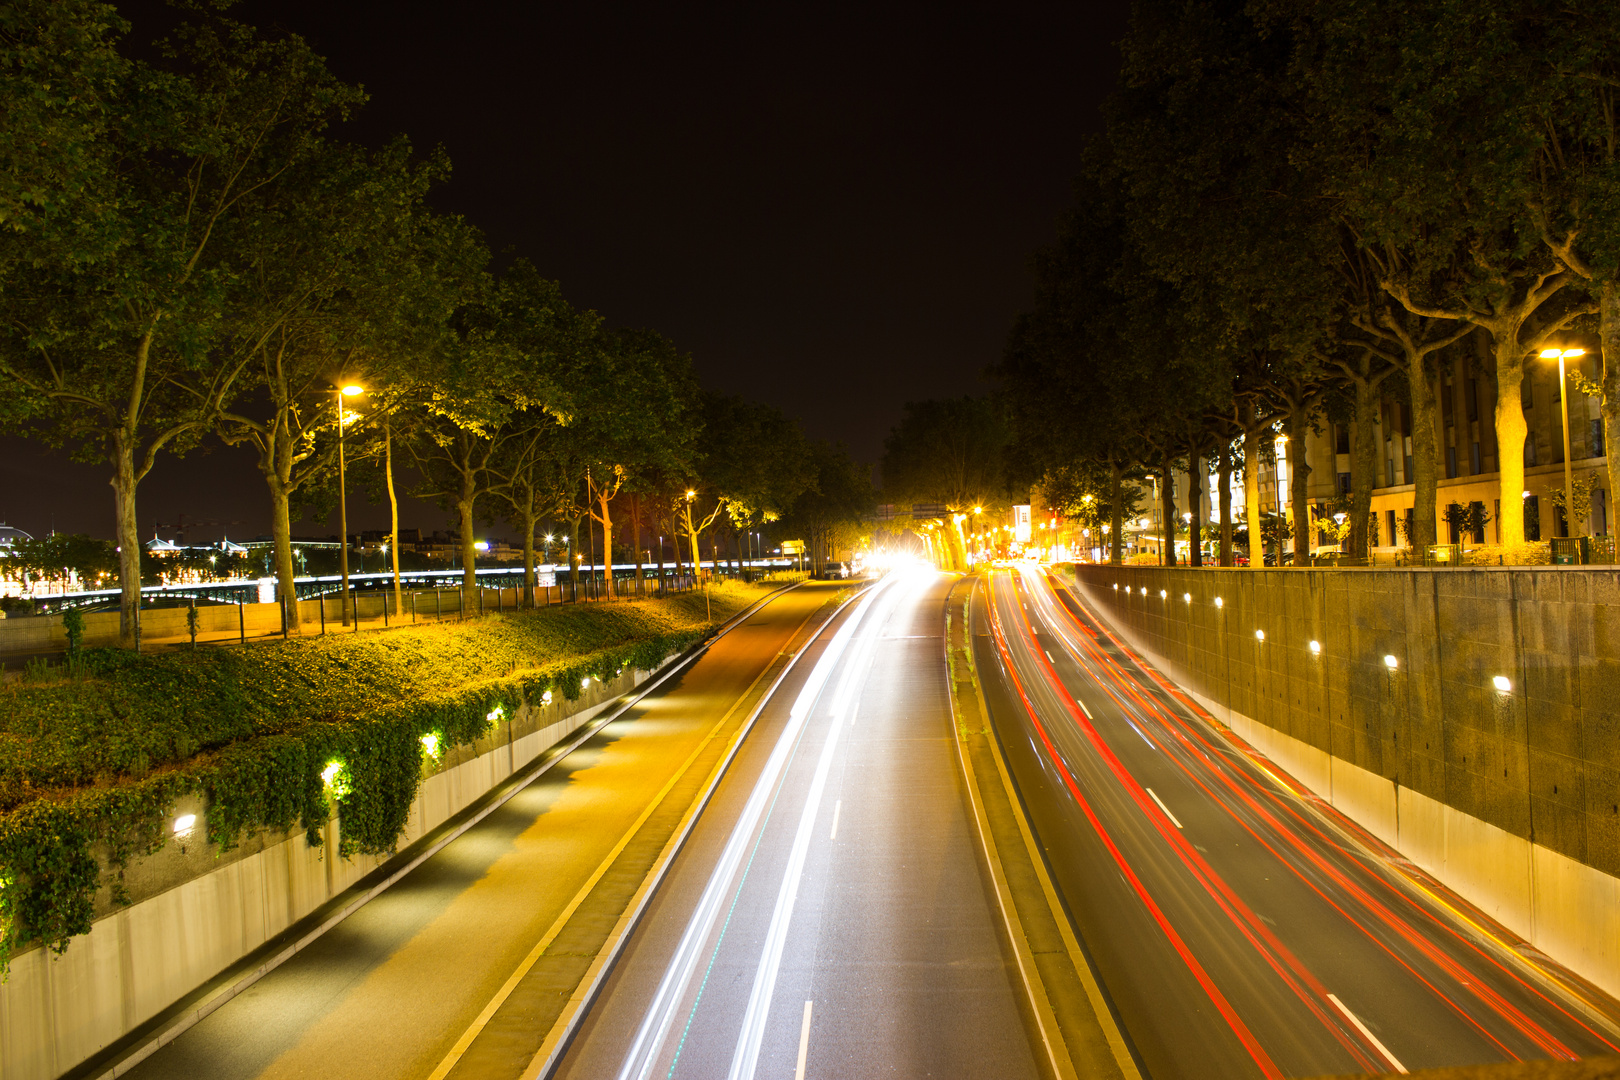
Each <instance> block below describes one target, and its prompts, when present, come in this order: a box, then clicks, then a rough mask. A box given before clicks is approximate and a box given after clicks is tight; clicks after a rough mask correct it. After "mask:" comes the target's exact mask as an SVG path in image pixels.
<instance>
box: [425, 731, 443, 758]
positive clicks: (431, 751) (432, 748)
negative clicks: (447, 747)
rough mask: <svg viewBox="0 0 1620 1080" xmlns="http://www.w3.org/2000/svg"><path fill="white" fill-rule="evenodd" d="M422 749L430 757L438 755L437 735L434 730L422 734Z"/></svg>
mask: <svg viewBox="0 0 1620 1080" xmlns="http://www.w3.org/2000/svg"><path fill="white" fill-rule="evenodd" d="M422 749H423V750H424V751H426V752H427V756H428V757H430V758H436V757H438V756H439V736H438V735H437V734H435V733H434V732H431V731H430V732H428V733H427V734H426V735H424V736H422Z"/></svg>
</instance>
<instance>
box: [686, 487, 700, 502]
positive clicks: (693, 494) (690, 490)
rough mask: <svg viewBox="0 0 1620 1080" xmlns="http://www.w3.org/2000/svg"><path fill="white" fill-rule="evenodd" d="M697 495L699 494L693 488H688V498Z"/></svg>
mask: <svg viewBox="0 0 1620 1080" xmlns="http://www.w3.org/2000/svg"><path fill="white" fill-rule="evenodd" d="M696 495H697V492H695V491H693V490H692V489H691V488H687V489H686V497H687V498H688V499H690V498H693V497H694V496H696Z"/></svg>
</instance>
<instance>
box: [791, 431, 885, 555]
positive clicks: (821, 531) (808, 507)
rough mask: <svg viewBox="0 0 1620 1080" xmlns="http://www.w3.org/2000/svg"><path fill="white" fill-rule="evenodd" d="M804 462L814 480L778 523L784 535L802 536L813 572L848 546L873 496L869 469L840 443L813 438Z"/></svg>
mask: <svg viewBox="0 0 1620 1080" xmlns="http://www.w3.org/2000/svg"><path fill="white" fill-rule="evenodd" d="M808 460H809V464H810V469H811V473H812V476H813V478H814V479H813V482H812V484H811V486H810V487H809V488H807V489H806V490H805V491H804V492H803V493H802V494H800V495H799V497H798V498H797V499H795V500H794V502H793V509H792V511H790V512H789V513H788V514H787V515H786V516H785V517H784V518H783V519H782V525H781V531H782V533H783V534H784V535H788V536H792V535H798V536H800V537H802V538H803V539H804V541H805V543H806V546H807V548H808V550H809V553H810V564H811V566H812V568H814V570H815V571H816V572H818V573H819V572H820V571H821V569H822V568H823V567H824V566H825V565H826V564H827V562H828V560H829V559H830V558H831V556H832V554H833V553H834V552H835V551H836V550H837V549H838V548H839V547H840V546H841V545H843V544H850V545H853V543H854V542H855V541H856V540H857V539H858V537H859V536H860V535H861V532H862V530H863V528H864V526H865V523H866V522H867V521H869V520H870V519H871V516H872V513H873V510H874V509H875V506H876V501H877V495H876V492H874V491H873V490H872V479H871V469H870V468H869V467H868V466H865V465H861V464H859V463H857V462H856V461H855V460H854V459H852V458H851V457H850V456H849V451H847V450H846V449H844V447H843V446H842V445H841V444H838V443H830V442H825V441H822V440H819V439H818V440H815V441H813V442H811V443H810V446H809V453H808Z"/></svg>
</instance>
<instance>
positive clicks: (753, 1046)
mask: <svg viewBox="0 0 1620 1080" xmlns="http://www.w3.org/2000/svg"><path fill="white" fill-rule="evenodd" d="M890 580H892V579H890ZM898 602H899V597H896V598H895V604H896V605H898ZM892 611H893V607H892V606H891V607H890V608H889V609H888V610H887V611H886V612H885V615H884V618H885V620H887V618H888V617H889V615H890V614H892ZM862 645H863V646H864V649H865V650H871V649H873V648H874V644H873V643H872V642H871V641H865V642H863V643H862ZM866 659H867V657H866V656H865V655H864V654H863V653H857V654H856V655H855V656H854V657H852V658H851V660H850V663H851V664H853V665H861V664H863V662H864V661H865V660H866ZM862 678H863V681H864V678H865V676H864V674H863V676H862ZM854 693H855V695H856V697H857V698H858V697H859V696H860V687H858V686H857V687H856V688H855V690H854ZM843 730H844V725H842V724H839V723H833V724H830V725H828V730H827V741H826V742H825V743H823V744H822V747H821V758H820V760H819V761H817V762H816V771H815V775H814V776H813V777H812V778H811V780H810V788H809V791H808V792H806V794H805V799H804V813H803V814H801V815H800V817H799V830H798V832H797V833H796V834H795V835H794V837H793V848H792V850H791V851H789V853H788V861H787V867H786V869H785V870H784V871H783V873H782V886H781V888H780V889H779V890H778V891H777V894H776V908H775V910H774V911H772V912H771V923H770V927H769V929H767V930H766V932H765V946H764V948H763V949H762V950H761V952H760V957H759V967H758V969H757V970H756V971H755V972H754V987H753V990H752V991H750V992H749V995H748V1008H747V1009H746V1010H745V1011H744V1013H743V1020H742V1028H741V1030H740V1031H739V1032H738V1033H737V1049H736V1052H735V1053H734V1054H733V1055H732V1058H731V1071H730V1073H728V1074H727V1075H728V1077H729V1080H754V1072H755V1070H756V1069H757V1068H758V1066H759V1048H760V1045H761V1043H763V1042H764V1041H765V1022H766V1020H767V1019H768V1018H769V1016H770V1012H771V998H772V997H773V996H774V995H775V993H776V976H777V972H778V971H779V970H780V969H781V966H782V950H783V948H784V947H785V946H786V944H787V934H788V926H789V924H790V923H791V922H792V921H793V905H794V902H795V901H796V900H797V899H798V896H799V880H800V878H801V877H802V876H803V874H804V860H805V857H806V856H807V855H808V854H809V852H810V838H811V836H813V835H814V831H815V827H816V818H817V817H818V816H819V814H820V810H821V797H822V794H823V793H824V792H825V791H826V788H827V774H828V773H829V772H831V771H832V763H833V757H834V756H835V754H836V752H837V750H838V737H839V735H840V734H841V733H842V732H843Z"/></svg>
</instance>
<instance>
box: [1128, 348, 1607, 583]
mask: <svg viewBox="0 0 1620 1080" xmlns="http://www.w3.org/2000/svg"><path fill="white" fill-rule="evenodd" d="M1525 367H1526V371H1525V377H1524V384H1523V406H1524V416H1525V421H1526V424H1527V426H1528V428H1529V434H1528V435H1527V437H1526V439H1525V447H1524V465H1525V483H1524V489H1523V491H1521V492H1519V493H1518V496H1519V497H1518V498H1517V499H1514V498H1511V497H1510V498H1508V499H1507V502H1508V508H1507V512H1508V513H1514V512H1518V513H1522V514H1524V520H1525V536H1526V538H1527V539H1531V540H1544V539H1547V538H1549V537H1553V536H1564V535H1568V530H1567V529H1565V527H1564V525H1563V522H1562V521H1561V520H1560V515H1559V514H1558V513H1557V512H1556V510H1555V508H1554V507H1553V503H1552V499H1551V497H1550V492H1551V490H1552V489H1553V488H1561V487H1563V484H1564V436H1563V424H1562V419H1561V415H1560V414H1561V408H1562V401H1561V397H1560V395H1561V390H1562V388H1561V387H1560V385H1559V380H1558V367H1557V365H1556V364H1554V363H1548V362H1544V361H1540V360H1537V359H1534V358H1532V359H1531V360H1529V361H1528V362H1527V363H1526V365H1525ZM1596 369H1597V357H1596V356H1595V355H1588V356H1585V357H1582V358H1581V359H1580V360H1579V361H1577V362H1576V366H1575V367H1574V370H1580V371H1581V372H1582V374H1584V375H1585V376H1586V377H1587V378H1588V379H1591V380H1596V378H1597V370H1596ZM1438 389H1439V399H1440V416H1439V424H1440V434H1439V442H1440V453H1439V455H1438V461H1437V467H1438V470H1439V481H1438V491H1437V494H1436V519H1437V521H1438V522H1439V529H1440V537H1439V539H1440V541H1441V542H1442V543H1460V544H1465V545H1467V544H1494V543H1499V542H1500V541H1501V522H1502V516H1503V493H1502V492H1501V491H1500V490H1499V488H1500V484H1499V479H1500V478H1499V474H1498V471H1497V462H1498V458H1497V446H1496V423H1495V416H1496V378H1495V373H1494V371H1493V370H1492V369H1490V368H1489V367H1484V368H1481V367H1480V366H1479V365H1477V364H1476V363H1475V362H1474V361H1472V360H1471V359H1464V360H1462V361H1459V362H1458V363H1456V364H1455V365H1454V367H1453V370H1452V372H1451V373H1450V374H1449V375H1447V376H1446V377H1445V378H1444V379H1443V380H1442V381H1441V384H1440V386H1439V388H1438ZM1569 435H1570V456H1571V466H1572V469H1573V471H1574V474H1575V479H1576V480H1577V482H1578V481H1579V480H1580V479H1581V478H1582V476H1583V475H1585V474H1588V473H1596V474H1597V486H1596V488H1595V489H1594V491H1593V493H1592V509H1591V514H1590V515H1589V517H1588V518H1587V520H1586V521H1583V522H1577V523H1576V524H1577V529H1576V532H1577V533H1580V532H1583V531H1584V532H1586V533H1589V534H1590V535H1594V536H1606V535H1609V533H1610V532H1611V531H1612V528H1613V522H1612V520H1611V515H1612V513H1613V511H1612V509H1611V508H1610V506H1609V503H1610V501H1611V494H1610V493H1609V492H1608V490H1607V488H1608V486H1609V485H1608V472H1607V469H1608V458H1607V457H1606V449H1607V448H1606V446H1605V445H1604V437H1603V421H1602V417H1601V414H1600V412H1599V409H1598V402H1597V399H1596V398H1592V397H1587V396H1586V395H1584V394H1581V393H1579V392H1578V391H1574V390H1573V388H1571V395H1570V402H1569ZM1377 443H1378V458H1377V461H1378V465H1377V468H1378V474H1377V479H1376V481H1375V484H1374V488H1373V499H1372V510H1373V514H1372V516H1373V534H1372V547H1373V550H1374V551H1375V552H1383V553H1393V552H1395V551H1398V550H1399V549H1401V548H1403V547H1406V546H1407V540H1406V537H1407V535H1408V533H1407V530H1408V529H1409V527H1410V522H1411V519H1412V516H1413V499H1414V495H1415V489H1414V487H1413V470H1412V456H1413V455H1412V417H1411V410H1410V408H1409V407H1407V406H1406V405H1404V404H1403V403H1401V402H1400V401H1397V400H1394V399H1393V398H1386V399H1385V400H1384V401H1383V402H1382V403H1381V405H1380V408H1379V415H1378V417H1377ZM1275 450H1276V457H1277V460H1276V461H1274V462H1271V463H1264V464H1262V465H1261V468H1260V484H1259V488H1260V491H1259V495H1260V510H1261V512H1262V513H1276V512H1279V511H1280V512H1281V513H1283V514H1285V515H1289V516H1291V509H1292V508H1291V506H1290V505H1289V499H1290V490H1289V489H1290V480H1289V475H1288V463H1287V461H1286V460H1285V457H1286V444H1285V443H1284V442H1283V440H1282V439H1281V438H1279V439H1277V440H1276V444H1275ZM1305 461H1306V464H1307V466H1309V468H1310V478H1309V484H1308V487H1309V492H1310V501H1311V504H1312V505H1313V506H1315V507H1319V508H1323V509H1325V508H1326V507H1328V506H1329V505H1330V504H1331V503H1332V502H1333V500H1334V499H1335V498H1336V497H1337V496H1339V495H1340V494H1347V493H1348V492H1349V491H1350V485H1351V465H1350V429H1349V427H1348V426H1347V425H1344V424H1337V423H1333V422H1331V421H1326V420H1324V421H1321V422H1319V424H1318V430H1317V431H1315V432H1313V433H1312V434H1311V435H1310V436H1309V437H1308V438H1307V441H1306V446H1305ZM1202 479H1203V481H1204V484H1205V494H1204V497H1203V504H1202V506H1201V509H1202V511H1203V513H1204V515H1205V516H1206V517H1207V519H1208V520H1210V521H1216V520H1218V518H1219V513H1218V506H1219V504H1218V502H1217V491H1218V487H1217V484H1218V481H1217V478H1216V477H1214V476H1207V477H1203V478H1202ZM1173 482H1174V484H1175V486H1176V491H1175V494H1176V512H1177V514H1179V515H1181V516H1182V518H1183V526H1184V525H1185V522H1186V517H1187V514H1188V512H1189V511H1188V503H1187V491H1188V476H1187V474H1186V473H1185V472H1183V471H1181V470H1176V471H1175V474H1174V477H1173ZM1158 483H1159V481H1158V478H1153V479H1151V480H1149V482H1148V483H1146V484H1144V485H1143V486H1142V491H1141V494H1140V497H1139V503H1140V506H1141V509H1140V512H1139V513H1138V515H1137V517H1136V519H1135V520H1134V521H1133V522H1132V523H1131V526H1130V527H1129V528H1128V529H1127V530H1126V531H1127V536H1128V537H1129V538H1130V540H1131V541H1132V545H1133V548H1134V550H1137V551H1152V552H1157V551H1158V550H1159V545H1160V544H1161V543H1162V538H1163V536H1164V527H1163V522H1162V520H1161V518H1162V510H1161V507H1160V501H1159V494H1158ZM1453 503H1455V504H1457V505H1459V506H1462V507H1469V506H1471V505H1472V506H1475V507H1477V508H1478V509H1479V510H1482V511H1483V512H1484V514H1483V515H1481V516H1483V517H1484V518H1485V524H1484V526H1483V527H1482V528H1478V529H1474V530H1472V531H1469V532H1468V533H1467V534H1464V533H1463V532H1461V531H1459V530H1458V529H1457V528H1455V527H1453V526H1451V525H1450V524H1448V523H1447V521H1446V508H1447V507H1448V506H1449V505H1451V504H1453ZM1515 504H1516V505H1515ZM1232 517H1233V520H1234V521H1235V522H1237V523H1238V524H1239V527H1241V525H1242V522H1243V520H1244V517H1245V506H1244V491H1243V477H1242V476H1241V474H1236V475H1234V476H1233V477H1232ZM1184 544H1185V541H1183V545H1182V547H1181V548H1180V550H1181V551H1182V552H1184V550H1185V548H1184ZM1321 544H1322V538H1321V537H1316V538H1313V543H1312V548H1313V550H1316V549H1317V548H1318V547H1319V546H1321Z"/></svg>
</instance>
